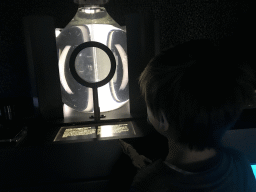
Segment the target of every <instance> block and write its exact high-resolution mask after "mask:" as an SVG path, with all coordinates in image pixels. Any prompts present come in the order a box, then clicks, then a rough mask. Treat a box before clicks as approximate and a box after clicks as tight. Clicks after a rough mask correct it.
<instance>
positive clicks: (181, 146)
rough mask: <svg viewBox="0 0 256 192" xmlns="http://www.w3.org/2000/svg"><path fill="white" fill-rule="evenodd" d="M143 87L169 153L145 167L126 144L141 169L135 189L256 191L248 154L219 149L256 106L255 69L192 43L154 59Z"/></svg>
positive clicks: (212, 48) (210, 46) (142, 78)
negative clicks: (245, 112) (247, 110)
mask: <svg viewBox="0 0 256 192" xmlns="http://www.w3.org/2000/svg"><path fill="white" fill-rule="evenodd" d="M139 83H140V87H141V92H142V95H143V96H144V98H145V102H146V105H147V112H148V120H149V122H150V123H151V124H152V125H153V127H154V128H155V129H156V131H158V132H159V133H160V134H162V135H163V136H165V137H166V138H167V139H168V142H169V153H168V155H167V157H166V159H165V160H162V159H159V160H158V161H155V162H154V163H151V164H150V165H148V166H146V164H145V163H144V164H143V162H145V160H146V161H147V162H150V160H148V159H147V158H146V157H144V156H140V155H139V154H137V153H136V151H135V150H134V149H132V147H127V148H126V149H127V150H128V151H129V152H130V154H131V156H132V157H133V163H134V165H137V167H138V168H140V167H141V169H140V170H139V172H138V173H137V175H136V176H135V178H134V180H133V183H132V186H131V190H130V191H132V192H137V191H225V192H228V191H232V192H234V191H237V192H238V191H239V192H241V191H248V192H249V191H250V192H252V191H256V181H255V177H254V175H253V172H252V169H251V166H250V163H249V161H248V160H247V159H246V157H245V156H244V154H242V153H241V152H239V151H237V150H235V149H231V148H225V147H223V146H222V144H221V139H222V137H223V135H224V134H225V132H226V131H227V130H229V129H230V128H231V127H233V126H234V125H235V123H236V121H237V119H238V118H239V116H240V115H241V113H242V111H243V109H244V108H246V106H248V105H249V104H250V105H255V85H256V80H255V74H254V72H253V71H252V69H251V68H250V67H249V65H247V64H245V62H244V61H243V60H242V59H241V58H239V57H235V55H234V54H232V53H228V52H227V51H226V50H221V49H220V48H217V47H215V46H214V45H213V44H211V42H210V41H207V40H197V41H190V42H187V43H184V44H182V45H178V46H176V47H174V48H170V49H167V50H165V51H163V52H162V53H161V54H160V55H158V56H156V57H155V58H153V59H152V60H151V61H150V62H149V64H148V65H147V67H146V68H145V70H144V71H143V73H142V74H141V76H140V79H139ZM121 142H122V141H121ZM122 143H123V142H122ZM123 144H124V143H123ZM159 150H161V149H159ZM134 159H135V160H134ZM136 162H137V164H136Z"/></svg>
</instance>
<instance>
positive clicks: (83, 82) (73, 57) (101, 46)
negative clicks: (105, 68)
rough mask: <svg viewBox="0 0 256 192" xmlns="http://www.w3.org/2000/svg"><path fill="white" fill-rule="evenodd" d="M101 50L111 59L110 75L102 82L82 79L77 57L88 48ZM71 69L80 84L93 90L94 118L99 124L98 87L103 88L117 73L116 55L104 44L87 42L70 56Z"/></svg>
mask: <svg viewBox="0 0 256 192" xmlns="http://www.w3.org/2000/svg"><path fill="white" fill-rule="evenodd" d="M93 47H95V48H99V49H101V50H102V51H104V52H105V53H106V54H107V55H108V57H109V59H110V63H111V68H110V71H109V74H108V75H107V76H106V78H104V79H103V80H101V81H98V82H89V81H86V80H85V79H83V78H81V77H80V76H79V74H78V73H77V70H76V67H75V61H76V57H77V55H78V54H79V53H80V52H81V51H82V50H83V49H86V48H93ZM69 68H70V72H71V74H72V76H73V78H74V79H75V80H76V81H77V82H78V83H80V84H81V85H83V86H86V87H90V88H92V89H93V105H94V117H95V121H96V122H99V121H100V108H99V97H98V87H101V86H103V85H105V84H107V83H108V82H109V81H110V80H111V79H112V78H113V76H114V74H115V72H116V60H115V57H114V54H113V53H112V51H111V50H110V49H109V48H108V47H107V46H106V45H104V44H102V43H99V42H95V41H89V42H85V43H82V44H80V45H79V46H77V47H76V48H75V50H74V51H73V52H72V54H71V56H70V61H69Z"/></svg>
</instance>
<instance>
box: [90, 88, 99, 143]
mask: <svg viewBox="0 0 256 192" xmlns="http://www.w3.org/2000/svg"><path fill="white" fill-rule="evenodd" d="M92 89H93V107H94V119H95V121H96V122H97V123H98V122H100V107H99V97H98V88H97V87H93V88H92ZM96 138H97V139H98V138H99V136H98V125H97V126H96Z"/></svg>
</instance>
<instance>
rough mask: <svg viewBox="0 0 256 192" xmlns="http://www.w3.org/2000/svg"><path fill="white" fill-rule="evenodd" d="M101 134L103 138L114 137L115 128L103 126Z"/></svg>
mask: <svg viewBox="0 0 256 192" xmlns="http://www.w3.org/2000/svg"><path fill="white" fill-rule="evenodd" d="M100 134H101V137H112V136H113V126H112V125H104V126H101V129H100Z"/></svg>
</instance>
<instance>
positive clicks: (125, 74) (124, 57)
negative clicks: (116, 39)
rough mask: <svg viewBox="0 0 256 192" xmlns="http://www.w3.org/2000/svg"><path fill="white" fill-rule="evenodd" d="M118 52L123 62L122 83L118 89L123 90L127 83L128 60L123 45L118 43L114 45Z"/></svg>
mask: <svg viewBox="0 0 256 192" xmlns="http://www.w3.org/2000/svg"><path fill="white" fill-rule="evenodd" d="M115 46H116V48H117V50H118V52H119V54H120V55H121V59H122V63H123V79H122V84H121V86H120V90H124V89H125V87H126V86H127V84H128V60H127V55H126V52H125V51H124V49H123V47H122V46H121V45H119V44H116V45H115Z"/></svg>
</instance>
